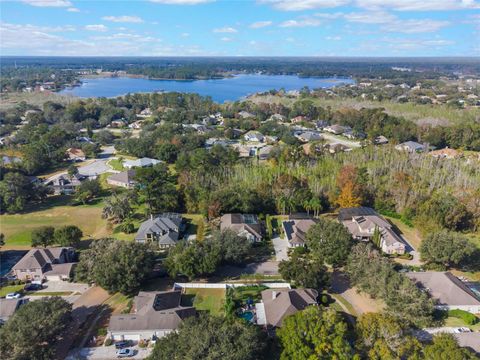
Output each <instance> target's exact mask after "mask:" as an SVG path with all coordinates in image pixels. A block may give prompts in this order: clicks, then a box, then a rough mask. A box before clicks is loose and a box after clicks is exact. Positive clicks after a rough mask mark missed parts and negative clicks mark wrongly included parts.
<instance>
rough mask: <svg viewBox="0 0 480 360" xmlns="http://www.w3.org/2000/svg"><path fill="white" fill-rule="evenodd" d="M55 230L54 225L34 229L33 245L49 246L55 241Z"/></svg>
mask: <svg viewBox="0 0 480 360" xmlns="http://www.w3.org/2000/svg"><path fill="white" fill-rule="evenodd" d="M54 232H55V228H54V227H53V226H42V227H39V228H36V229H33V231H32V246H33V247H37V246H43V247H45V248H46V247H47V246H49V245H52V244H53V243H54Z"/></svg>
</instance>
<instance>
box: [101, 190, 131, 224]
mask: <svg viewBox="0 0 480 360" xmlns="http://www.w3.org/2000/svg"><path fill="white" fill-rule="evenodd" d="M134 199H135V196H134V193H133V192H125V193H120V194H116V193H114V194H112V196H110V197H108V198H107V199H105V202H104V203H105V205H104V206H103V211H102V217H103V218H104V219H109V220H111V221H112V222H113V223H120V222H122V221H123V220H125V219H127V218H129V217H130V216H131V215H132V212H133V209H132V205H131V204H132V202H133V201H134Z"/></svg>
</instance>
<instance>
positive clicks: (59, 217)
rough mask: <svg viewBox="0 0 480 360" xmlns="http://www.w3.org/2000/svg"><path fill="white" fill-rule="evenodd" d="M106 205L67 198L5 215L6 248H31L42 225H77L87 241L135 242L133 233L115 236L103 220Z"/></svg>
mask: <svg viewBox="0 0 480 360" xmlns="http://www.w3.org/2000/svg"><path fill="white" fill-rule="evenodd" d="M102 208H103V202H102V201H99V202H97V203H95V204H92V205H78V206H72V205H69V199H68V198H67V197H58V198H56V199H55V198H52V199H51V200H49V201H47V202H46V203H45V204H42V205H41V207H39V208H38V210H37V211H33V209H30V211H28V212H26V213H22V214H14V215H1V216H0V227H1V229H2V232H3V233H4V234H5V240H6V241H5V242H6V245H5V247H4V249H13V248H28V247H30V242H31V232H32V230H33V229H35V228H37V227H40V226H54V227H60V226H63V225H76V226H78V227H79V228H80V229H81V230H82V231H83V235H84V238H85V239H88V238H101V237H106V236H112V237H115V238H118V239H120V240H130V239H133V236H134V235H133V234H124V233H121V232H118V233H113V231H112V228H111V226H110V225H109V223H108V222H107V220H105V219H102Z"/></svg>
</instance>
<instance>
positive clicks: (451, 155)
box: [428, 147, 462, 159]
mask: <svg viewBox="0 0 480 360" xmlns="http://www.w3.org/2000/svg"><path fill="white" fill-rule="evenodd" d="M428 155H430V156H433V157H435V158H439V159H458V158H460V157H462V153H461V152H460V151H458V150H455V149H450V148H448V147H447V148H445V149H440V150H434V151H430V152H429V153H428Z"/></svg>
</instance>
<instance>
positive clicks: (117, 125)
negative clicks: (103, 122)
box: [110, 120, 127, 128]
mask: <svg viewBox="0 0 480 360" xmlns="http://www.w3.org/2000/svg"><path fill="white" fill-rule="evenodd" d="M125 126H127V122H126V121H125V120H113V121H112V122H111V123H110V127H112V128H123V127H125Z"/></svg>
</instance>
